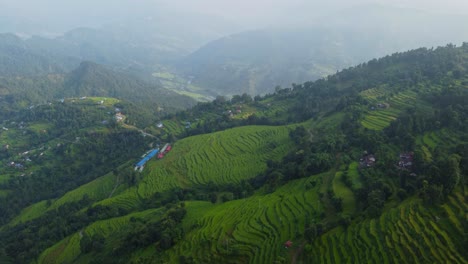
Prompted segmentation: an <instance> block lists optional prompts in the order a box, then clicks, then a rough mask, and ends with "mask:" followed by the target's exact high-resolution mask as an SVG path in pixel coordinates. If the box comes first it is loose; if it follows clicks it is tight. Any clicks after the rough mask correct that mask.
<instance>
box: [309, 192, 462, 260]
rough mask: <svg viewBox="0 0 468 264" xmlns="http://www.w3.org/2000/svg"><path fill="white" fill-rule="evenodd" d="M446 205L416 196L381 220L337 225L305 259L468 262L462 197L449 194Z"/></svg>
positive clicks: (389, 211) (322, 237)
mask: <svg viewBox="0 0 468 264" xmlns="http://www.w3.org/2000/svg"><path fill="white" fill-rule="evenodd" d="M441 209H442V210H439V212H437V210H428V209H427V208H426V207H424V206H423V205H422V204H421V202H420V201H419V200H417V199H412V200H410V201H407V202H405V203H403V204H401V205H400V206H398V207H396V208H393V209H390V210H388V211H387V212H385V213H384V214H383V215H382V216H381V217H380V218H377V219H372V220H366V221H363V222H359V223H357V224H352V225H351V226H349V227H348V228H347V230H344V229H343V228H342V227H340V228H336V229H334V230H332V231H330V232H328V233H326V234H325V235H323V236H321V238H320V239H318V240H316V241H315V243H314V244H313V245H312V247H311V252H310V254H307V256H308V257H307V258H306V262H307V263H364V262H365V263H468V260H467V253H466V249H465V248H463V245H462V243H463V241H464V238H463V235H464V234H466V233H465V232H466V230H464V229H463V226H462V224H461V222H462V221H466V210H468V205H467V204H466V201H465V200H464V197H463V195H462V194H461V193H456V194H455V195H453V196H450V199H449V202H448V203H447V204H444V205H443V206H442V208H441ZM465 239H466V238H465Z"/></svg>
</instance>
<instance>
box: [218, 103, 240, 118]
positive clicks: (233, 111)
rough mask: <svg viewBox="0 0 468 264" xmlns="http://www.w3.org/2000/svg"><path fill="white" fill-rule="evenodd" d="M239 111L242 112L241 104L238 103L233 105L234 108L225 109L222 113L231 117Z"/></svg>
mask: <svg viewBox="0 0 468 264" xmlns="http://www.w3.org/2000/svg"><path fill="white" fill-rule="evenodd" d="M240 113H242V106H240V105H239V106H237V107H235V109H234V110H227V111H225V112H224V113H223V114H225V115H227V116H229V117H233V116H235V115H238V114H240Z"/></svg>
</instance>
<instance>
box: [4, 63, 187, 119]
mask: <svg viewBox="0 0 468 264" xmlns="http://www.w3.org/2000/svg"><path fill="white" fill-rule="evenodd" d="M0 96H1V97H0V107H1V108H2V109H4V115H5V118H8V115H9V113H10V112H11V111H13V112H14V111H17V110H18V109H21V107H34V106H36V105H41V104H46V103H48V102H51V101H54V100H60V99H63V98H72V97H73V98H81V97H87V96H93V97H112V98H118V99H120V100H121V101H122V102H121V104H120V108H126V112H127V113H129V116H130V119H131V120H130V122H131V123H133V124H136V123H139V125H140V126H142V127H144V126H147V125H148V124H150V123H152V122H154V121H155V119H156V118H157V117H158V116H161V115H163V114H166V113H168V112H174V111H175V110H177V109H185V108H188V107H190V106H193V105H195V103H196V101H195V100H194V99H192V98H190V97H188V96H185V95H180V94H177V93H175V92H173V91H170V90H167V89H164V88H162V87H161V85H159V84H157V83H148V82H145V81H142V80H140V79H138V78H135V77H133V76H130V75H128V74H125V73H122V72H118V71H113V70H111V69H109V68H106V67H105V66H102V65H99V64H96V63H93V62H82V63H81V64H80V65H79V67H78V68H76V69H74V70H73V71H71V72H69V73H65V74H47V75H39V76H33V77H27V76H21V77H19V76H18V77H5V78H0ZM129 104H131V106H128V105H129ZM126 105H127V106H128V107H126Z"/></svg>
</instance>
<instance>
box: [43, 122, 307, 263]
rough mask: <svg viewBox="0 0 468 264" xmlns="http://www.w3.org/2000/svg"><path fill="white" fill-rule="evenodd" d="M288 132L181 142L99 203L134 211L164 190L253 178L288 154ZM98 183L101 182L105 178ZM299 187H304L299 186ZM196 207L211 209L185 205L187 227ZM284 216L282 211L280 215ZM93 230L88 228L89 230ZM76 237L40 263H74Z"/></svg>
mask: <svg viewBox="0 0 468 264" xmlns="http://www.w3.org/2000/svg"><path fill="white" fill-rule="evenodd" d="M288 133H289V128H288V127H268V126H248V127H240V128H235V129H229V130H226V131H222V132H217V133H212V134H207V135H201V136H194V137H190V138H186V139H183V140H180V141H178V142H177V143H176V144H175V145H174V147H173V150H172V151H171V152H170V153H169V154H167V155H166V157H165V158H164V159H162V160H152V161H150V162H149V163H148V165H147V167H146V168H145V170H144V172H143V173H144V178H143V180H142V181H141V182H140V183H139V184H138V186H136V187H133V188H130V189H128V190H126V191H124V192H123V193H122V194H120V195H117V196H115V197H112V198H109V199H104V200H103V201H102V202H100V204H104V205H110V206H117V207H123V208H136V207H137V206H138V203H139V202H140V199H141V198H147V197H150V196H151V195H153V194H154V193H156V192H162V191H165V190H168V189H170V188H172V187H176V186H180V187H186V186H191V185H198V184H206V183H208V182H213V183H215V184H227V183H233V182H234V183H235V182H238V181H240V180H242V179H248V178H251V177H254V176H256V175H257V174H258V173H260V172H262V171H263V170H264V169H265V168H266V165H265V161H266V160H267V159H278V158H280V157H282V156H283V155H284V154H286V151H287V150H288V149H289V147H290V145H291V144H292V143H291V142H290V140H289V136H288ZM99 180H101V181H103V182H104V181H105V179H99ZM104 183H105V182H104ZM91 186H93V185H91ZM97 186H99V184H96V186H95V187H96V188H99V187H97ZM107 186H109V184H107ZM299 186H303V184H300V185H299ZM91 189H93V188H88V187H86V185H85V186H83V188H80V189H77V190H75V191H72V192H69V193H67V194H66V195H65V196H64V197H63V198H61V199H68V200H69V201H71V200H73V199H77V198H78V197H80V195H84V193H85V192H84V190H91ZM282 190H284V191H282V192H283V193H284V194H283V195H286V194H287V193H288V192H289V191H291V190H288V189H285V188H282ZM93 193H94V191H89V192H87V194H88V195H92V194H93ZM277 193H278V192H277ZM77 195H78V196H77ZM278 197H279V196H273V195H271V197H270V196H269V197H267V198H265V199H264V198H261V199H262V200H265V202H267V201H269V200H270V199H276V200H277V199H279V198H278ZM297 199H301V200H304V199H305V198H304V197H302V198H299V197H298V198H297ZM58 201H60V200H58ZM58 201H57V202H58ZM249 201H250V205H252V206H253V205H258V201H257V200H256V199H255V198H253V200H252V199H250V200H249ZM287 201H288V202H292V200H291V201H289V200H287ZM240 202H241V200H239V201H234V202H233V204H234V205H233V206H235V205H236V204H239V203H240ZM269 203H270V202H269ZM304 203H306V202H304ZM192 205H195V206H194V207H193V208H195V209H196V211H197V212H195V211H192V210H191V208H192ZM200 205H201V207H202V208H207V207H211V206H212V205H211V204H210V203H205V202H194V203H187V207H188V210H189V212H188V215H189V217H188V218H187V219H188V220H185V223H187V222H190V221H191V220H190V219H194V218H195V217H193V215H194V214H195V215H198V216H200V215H199V213H198V210H199V209H200ZM207 205H208V206H207ZM233 208H234V207H233ZM294 208H296V207H294ZM228 210H231V209H228ZM281 210H290V209H281ZM300 210H301V209H298V208H296V211H295V212H296V213H298V212H300ZM272 213H274V211H272ZM284 213H286V212H283V213H280V214H284ZM274 214H276V213H274ZM287 214H289V215H291V214H292V212H291V211H288V212H287ZM190 216H192V217H190ZM272 217H273V216H272ZM280 217H281V216H280ZM196 218H198V217H196ZM106 221H110V220H105V221H100V222H98V223H100V224H101V225H106V224H105V223H107V222H106ZM95 224H96V223H94V224H93V225H95ZM93 225H91V226H93ZM91 226H90V227H88V228H86V230H89V228H91ZM101 228H104V227H101ZM287 234H288V236H289V235H290V234H289V233H287ZM103 235H106V234H103ZM77 239H78V241H79V236H78V235H77V234H74V235H72V236H70V237H68V238H67V239H65V240H63V241H61V242H59V243H58V244H56V245H54V246H53V247H51V248H49V249H48V250H46V251H45V252H44V253H43V254H42V255H41V261H45V262H47V260H50V259H57V260H59V262H60V261H71V260H73V258H74V257H76V255H77V254H79V252H78V251H77V249H76V248H77V247H79V243H78V242H77V241H76V240H77Z"/></svg>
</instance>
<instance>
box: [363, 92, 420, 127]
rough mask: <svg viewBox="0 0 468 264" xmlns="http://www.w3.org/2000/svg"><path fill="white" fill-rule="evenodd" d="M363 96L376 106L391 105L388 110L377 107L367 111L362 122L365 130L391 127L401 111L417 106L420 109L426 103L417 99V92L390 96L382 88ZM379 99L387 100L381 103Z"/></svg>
mask: <svg viewBox="0 0 468 264" xmlns="http://www.w3.org/2000/svg"><path fill="white" fill-rule="evenodd" d="M361 95H363V96H364V97H366V98H367V99H368V100H369V101H371V102H372V103H373V104H375V105H377V104H378V103H383V102H387V103H388V104H389V107H388V108H378V107H376V106H375V107H376V109H375V110H368V111H367V113H366V115H365V116H364V119H363V120H362V121H361V124H362V125H363V126H364V127H365V128H368V129H372V130H382V129H384V128H385V127H387V126H389V125H390V123H391V122H392V121H393V120H395V119H396V118H397V117H398V115H399V114H400V112H401V111H403V110H405V109H406V108H409V107H412V106H414V105H415V104H418V106H420V107H424V103H423V102H422V101H421V100H419V99H417V97H418V95H417V94H416V92H414V91H411V90H406V91H404V92H400V93H397V94H395V95H390V94H387V92H385V91H384V90H383V89H381V88H375V89H370V90H366V91H364V92H362V93H361ZM379 99H387V100H386V101H380V100H379Z"/></svg>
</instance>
